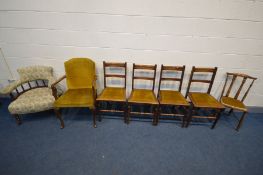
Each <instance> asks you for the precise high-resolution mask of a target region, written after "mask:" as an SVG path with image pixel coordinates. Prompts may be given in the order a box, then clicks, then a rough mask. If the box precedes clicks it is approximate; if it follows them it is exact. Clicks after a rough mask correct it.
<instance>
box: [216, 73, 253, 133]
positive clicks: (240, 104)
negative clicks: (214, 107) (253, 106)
mask: <svg viewBox="0 0 263 175" xmlns="http://www.w3.org/2000/svg"><path fill="white" fill-rule="evenodd" d="M256 79H257V78H255V77H252V76H249V75H246V74H243V73H230V72H227V76H226V80H225V84H224V88H223V91H222V94H221V97H220V101H221V103H222V104H223V105H224V106H225V107H227V108H230V111H229V115H230V114H231V113H232V112H233V110H237V111H240V112H242V115H241V118H240V119H239V121H238V125H237V126H236V130H237V131H238V130H239V129H240V127H241V125H242V123H243V121H244V118H245V116H246V114H247V113H248V109H247V107H246V106H245V104H244V100H245V99H246V97H247V95H248V93H249V91H250V89H251V87H252V85H253V84H254V81H255V80H256ZM238 80H241V83H240V86H239V88H237V90H236V93H235V95H231V92H232V91H234V90H233V87H234V86H235V85H237V84H239V83H238ZM246 85H248V86H247V87H246V91H245V93H244V94H243V96H242V98H239V97H240V94H241V92H242V89H243V88H244V87H245V86H246ZM227 86H228V88H227ZM225 92H226V93H225ZM238 98H239V99H238Z"/></svg>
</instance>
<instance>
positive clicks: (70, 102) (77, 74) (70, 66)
mask: <svg viewBox="0 0 263 175" xmlns="http://www.w3.org/2000/svg"><path fill="white" fill-rule="evenodd" d="M65 71H66V81H67V87H68V90H67V91H66V92H65V93H64V94H63V95H62V96H60V97H59V98H58V99H57V100H56V101H55V103H54V106H55V107H56V108H60V107H89V108H90V109H93V108H94V103H95V96H96V95H95V94H96V87H95V82H96V76H95V63H94V62H93V61H92V60H90V59H88V58H72V59H70V60H69V61H66V62H65Z"/></svg>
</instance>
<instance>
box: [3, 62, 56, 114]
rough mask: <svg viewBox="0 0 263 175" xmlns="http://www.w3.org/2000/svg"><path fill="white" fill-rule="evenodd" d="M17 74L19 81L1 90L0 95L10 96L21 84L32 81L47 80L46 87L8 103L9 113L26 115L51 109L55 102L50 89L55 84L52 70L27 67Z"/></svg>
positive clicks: (46, 67) (24, 94)
mask: <svg viewBox="0 0 263 175" xmlns="http://www.w3.org/2000/svg"><path fill="white" fill-rule="evenodd" d="M17 72H18V73H19V76H20V79H19V80H16V81H14V82H12V83H10V84H9V85H8V86H6V87H4V88H3V89H1V90H0V93H1V94H10V93H11V92H12V91H13V90H15V89H16V88H17V87H18V86H20V85H21V84H23V83H26V82H29V81H34V80H48V87H41V88H35V89H31V90H28V91H26V92H24V93H23V94H21V95H20V96H18V98H17V99H15V100H14V101H13V102H11V103H10V105H9V106H8V110H9V112H10V113H11V114H27V113H34V112H40V111H45V110H49V109H52V108H53V104H54V101H55V98H54V97H53V95H52V90H51V88H50V87H51V85H52V84H53V83H54V82H55V78H54V77H53V68H52V67H49V66H29V67H24V68H20V69H18V70H17Z"/></svg>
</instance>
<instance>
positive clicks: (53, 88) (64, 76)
mask: <svg viewBox="0 0 263 175" xmlns="http://www.w3.org/2000/svg"><path fill="white" fill-rule="evenodd" d="M65 78H66V75H63V76H62V77H61V78H59V79H58V80H57V81H55V82H54V83H53V84H52V85H51V89H52V95H53V96H54V97H55V99H57V98H58V95H57V88H56V85H57V84H58V83H59V82H61V81H62V80H63V79H65Z"/></svg>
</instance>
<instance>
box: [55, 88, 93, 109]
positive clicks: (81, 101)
mask: <svg viewBox="0 0 263 175" xmlns="http://www.w3.org/2000/svg"><path fill="white" fill-rule="evenodd" d="M54 107H57V108H59V107H89V108H94V99H93V90H92V89H91V88H84V89H68V90H67V91H66V92H65V93H64V94H63V95H62V96H60V97H59V98H58V99H57V100H56V101H55V103H54Z"/></svg>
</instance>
